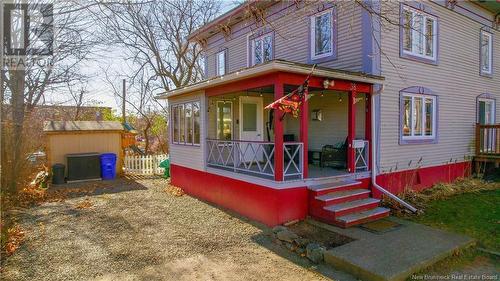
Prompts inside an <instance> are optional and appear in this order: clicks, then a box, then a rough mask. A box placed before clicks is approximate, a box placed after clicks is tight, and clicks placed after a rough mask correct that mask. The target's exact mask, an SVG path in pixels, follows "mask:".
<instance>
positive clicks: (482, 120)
mask: <svg viewBox="0 0 500 281" xmlns="http://www.w3.org/2000/svg"><path fill="white" fill-rule="evenodd" d="M477 115H478V116H477V122H478V123H479V124H481V125H492V124H495V100H494V99H492V98H490V97H482V96H480V97H479V98H478V99H477Z"/></svg>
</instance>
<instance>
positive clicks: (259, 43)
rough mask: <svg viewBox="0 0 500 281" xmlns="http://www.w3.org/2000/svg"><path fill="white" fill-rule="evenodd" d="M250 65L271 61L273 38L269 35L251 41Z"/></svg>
mask: <svg viewBox="0 0 500 281" xmlns="http://www.w3.org/2000/svg"><path fill="white" fill-rule="evenodd" d="M251 49H252V65H256V64H261V63H265V62H268V61H270V60H272V59H273V37H272V34H271V33H268V34H266V35H263V36H261V37H258V38H255V39H253V40H252V45H251Z"/></svg>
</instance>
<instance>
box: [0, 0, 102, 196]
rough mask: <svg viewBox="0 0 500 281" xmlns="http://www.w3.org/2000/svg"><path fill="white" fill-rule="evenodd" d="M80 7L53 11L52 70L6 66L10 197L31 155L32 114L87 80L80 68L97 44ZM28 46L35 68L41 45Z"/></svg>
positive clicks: (59, 6) (5, 180) (5, 172)
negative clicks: (28, 153)
mask: <svg viewBox="0 0 500 281" xmlns="http://www.w3.org/2000/svg"><path fill="white" fill-rule="evenodd" d="M37 5H39V3H38V2H37V1H33V2H28V10H30V9H33V8H36V6H37ZM79 5H81V3H79V2H77V1H71V2H70V1H64V2H63V1H58V2H56V3H55V4H54V5H53V11H52V12H53V14H52V16H53V21H52V26H53V30H54V38H53V43H54V48H53V54H52V56H51V57H50V61H51V65H50V66H48V65H37V64H26V65H25V67H23V68H11V67H7V66H5V65H2V68H1V75H2V83H3V84H2V100H1V103H2V108H3V109H7V110H2V144H1V150H2V187H4V188H5V190H6V191H8V192H12V193H15V192H16V191H17V182H18V175H19V170H20V167H21V165H22V164H23V159H24V158H25V157H24V153H25V150H26V149H27V148H26V147H25V144H26V142H24V139H25V136H24V133H25V131H26V129H25V125H26V124H25V123H26V122H25V121H26V119H27V117H29V114H30V113H31V112H32V111H33V109H34V108H35V107H36V106H37V105H39V104H43V103H44V102H45V95H46V94H47V93H48V92H52V93H58V91H60V90H61V89H62V88H63V87H66V85H68V84H75V83H79V82H82V81H84V80H85V79H86V77H85V75H83V74H82V73H81V71H80V69H79V66H80V64H81V63H82V62H84V61H86V60H88V59H89V58H90V55H91V53H92V48H93V45H94V44H95V43H96V42H95V41H94V40H93V36H92V28H93V27H92V22H91V20H90V19H89V17H87V16H85V14H84V13H82V11H78V12H75V8H77V7H78V6H79ZM45 28H47V27H46V26H45ZM34 33H36V31H34V32H32V31H31V30H30V33H29V38H31V37H32V36H34ZM28 42H29V43H30V45H29V46H28V47H27V55H26V61H27V62H30V61H34V60H35V58H36V55H33V54H32V53H31V52H30V49H33V48H34V46H32V44H35V43H37V42H36V41H35V40H29V41H28ZM7 44H8V42H4V45H3V46H2V52H5V51H6V50H7ZM19 55H20V54H19ZM4 90H5V91H4ZM28 131H29V130H28Z"/></svg>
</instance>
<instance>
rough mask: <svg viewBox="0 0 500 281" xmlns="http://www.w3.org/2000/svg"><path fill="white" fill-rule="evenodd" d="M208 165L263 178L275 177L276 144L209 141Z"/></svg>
mask: <svg viewBox="0 0 500 281" xmlns="http://www.w3.org/2000/svg"><path fill="white" fill-rule="evenodd" d="M207 150H208V154H207V165H208V166H212V167H219V168H224V169H227V170H232V171H234V172H243V173H250V174H257V175H263V176H274V163H273V159H274V143H273V142H260V141H239V140H229V141H228V140H215V139H208V140H207Z"/></svg>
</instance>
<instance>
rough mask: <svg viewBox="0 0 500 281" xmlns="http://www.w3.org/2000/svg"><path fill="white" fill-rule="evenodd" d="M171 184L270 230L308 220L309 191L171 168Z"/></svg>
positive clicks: (302, 188)
mask: <svg viewBox="0 0 500 281" xmlns="http://www.w3.org/2000/svg"><path fill="white" fill-rule="evenodd" d="M170 169H171V176H172V178H171V183H172V184H173V185H175V186H178V187H180V188H182V189H183V190H184V191H185V192H186V193H187V194H189V195H191V196H194V197H197V198H200V199H202V200H206V201H208V202H211V203H214V204H217V205H219V206H221V207H223V208H227V209H229V210H232V211H235V212H237V213H239V214H241V215H243V216H245V217H248V218H250V219H252V220H256V221H259V222H262V223H264V224H266V225H268V226H274V225H278V224H283V223H285V222H288V221H292V220H296V219H304V218H305V217H306V216H307V200H308V199H307V198H308V197H307V187H306V186H303V187H293V188H285V189H276V188H271V187H266V186H262V185H259V184H255V183H251V182H246V181H242V180H237V179H233V178H229V177H225V176H221V175H217V174H213V173H209V172H205V171H199V170H194V169H190V168H186V167H183V166H179V165H175V164H172V165H171V167H170Z"/></svg>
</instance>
